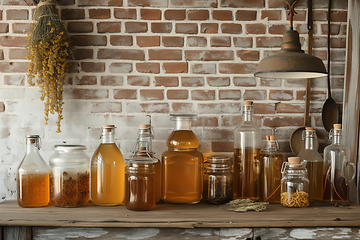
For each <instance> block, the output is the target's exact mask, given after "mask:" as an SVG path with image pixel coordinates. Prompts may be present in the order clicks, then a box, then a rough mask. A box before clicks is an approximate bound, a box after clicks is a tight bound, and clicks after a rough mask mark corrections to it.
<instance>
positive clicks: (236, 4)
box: [220, 0, 265, 8]
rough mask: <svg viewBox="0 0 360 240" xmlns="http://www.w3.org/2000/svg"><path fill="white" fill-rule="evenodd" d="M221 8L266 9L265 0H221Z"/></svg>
mask: <svg viewBox="0 0 360 240" xmlns="http://www.w3.org/2000/svg"><path fill="white" fill-rule="evenodd" d="M220 6H221V7H233V8H263V7H265V1H264V0H256V1H254V0H242V1H239V0H221V1H220Z"/></svg>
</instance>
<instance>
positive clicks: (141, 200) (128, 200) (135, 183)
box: [125, 157, 158, 210]
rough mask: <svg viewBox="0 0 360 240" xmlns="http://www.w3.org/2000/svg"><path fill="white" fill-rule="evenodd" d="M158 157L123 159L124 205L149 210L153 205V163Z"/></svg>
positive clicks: (128, 207) (129, 207)
mask: <svg viewBox="0 0 360 240" xmlns="http://www.w3.org/2000/svg"><path fill="white" fill-rule="evenodd" d="M157 162H158V159H155V158H148V157H145V158H144V157H133V158H130V159H126V161H125V163H126V164H125V207H126V208H127V209H130V210H151V209H153V208H154V207H155V182H156V179H155V164H156V163H157Z"/></svg>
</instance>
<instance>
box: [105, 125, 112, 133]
mask: <svg viewBox="0 0 360 240" xmlns="http://www.w3.org/2000/svg"><path fill="white" fill-rule="evenodd" d="M102 127H103V131H104V132H111V129H113V128H115V125H103V126H102Z"/></svg>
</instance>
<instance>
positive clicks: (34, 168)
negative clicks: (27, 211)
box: [17, 135, 50, 207]
mask: <svg viewBox="0 0 360 240" xmlns="http://www.w3.org/2000/svg"><path fill="white" fill-rule="evenodd" d="M39 150H40V136H39V135H27V136H26V155H25V157H24V159H23V160H22V162H21V163H20V166H19V168H18V172H17V202H18V205H19V206H20V207H44V206H46V205H48V204H49V200H50V186H49V181H50V180H49V173H50V169H49V166H48V165H47V164H46V162H45V161H44V159H43V158H42V157H41V155H40V153H39Z"/></svg>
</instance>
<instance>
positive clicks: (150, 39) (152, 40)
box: [136, 36, 160, 47]
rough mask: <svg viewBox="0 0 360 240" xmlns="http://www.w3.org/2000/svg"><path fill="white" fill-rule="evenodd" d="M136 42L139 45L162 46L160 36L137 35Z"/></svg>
mask: <svg viewBox="0 0 360 240" xmlns="http://www.w3.org/2000/svg"><path fill="white" fill-rule="evenodd" d="M136 42H137V45H138V46H139V47H157V46H160V36H137V37H136Z"/></svg>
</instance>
